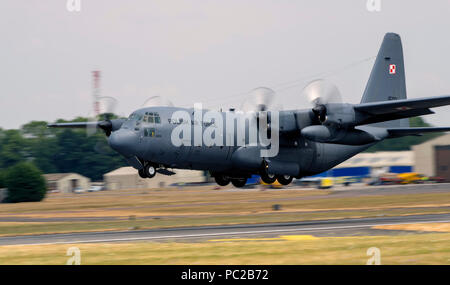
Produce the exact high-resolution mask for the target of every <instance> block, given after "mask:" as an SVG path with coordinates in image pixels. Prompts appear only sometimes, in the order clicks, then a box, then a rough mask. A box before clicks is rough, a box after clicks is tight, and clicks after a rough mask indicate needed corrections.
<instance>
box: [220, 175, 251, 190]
mask: <svg viewBox="0 0 450 285" xmlns="http://www.w3.org/2000/svg"><path fill="white" fill-rule="evenodd" d="M214 180H216V183H217V184H218V185H219V186H227V185H228V184H230V182H231V184H233V186H234V187H236V188H241V187H244V186H245V184H246V183H247V178H230V177H228V176H225V175H222V174H216V175H215V176H214Z"/></svg>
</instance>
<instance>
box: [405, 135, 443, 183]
mask: <svg viewBox="0 0 450 285" xmlns="http://www.w3.org/2000/svg"><path fill="white" fill-rule="evenodd" d="M412 149H413V152H414V160H415V166H414V171H416V172H418V173H422V174H425V175H427V176H438V177H442V178H444V179H445V180H446V181H450V134H447V135H443V136H440V137H437V138H435V139H432V140H429V141H426V142H424V143H422V144H419V145H415V146H413V147H412Z"/></svg>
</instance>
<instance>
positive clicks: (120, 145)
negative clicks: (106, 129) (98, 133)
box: [108, 129, 138, 157]
mask: <svg viewBox="0 0 450 285" xmlns="http://www.w3.org/2000/svg"><path fill="white" fill-rule="evenodd" d="M108 143H109V145H110V146H111V148H112V149H114V150H115V151H117V152H118V153H120V154H122V155H124V156H125V157H130V156H132V155H133V154H134V153H133V151H134V148H135V146H136V144H137V143H138V136H137V135H136V134H135V133H134V132H132V131H130V130H124V129H120V130H118V131H115V132H112V133H111V135H110V136H109V138H108Z"/></svg>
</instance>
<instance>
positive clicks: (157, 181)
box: [103, 167, 206, 190]
mask: <svg viewBox="0 0 450 285" xmlns="http://www.w3.org/2000/svg"><path fill="white" fill-rule="evenodd" d="M174 172H176V175H172V176H167V175H162V174H157V175H156V176H155V177H153V178H151V179H148V178H141V177H140V176H139V174H138V172H137V170H136V169H134V168H133V167H121V168H118V169H116V170H113V171H111V172H108V173H106V174H105V175H103V180H104V182H105V187H106V189H108V190H118V189H136V188H160V187H165V186H169V185H171V184H185V183H201V182H205V181H206V178H205V175H204V174H203V172H202V171H196V170H184V169H176V170H174Z"/></svg>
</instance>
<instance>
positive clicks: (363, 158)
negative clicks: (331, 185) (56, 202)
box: [319, 151, 414, 177]
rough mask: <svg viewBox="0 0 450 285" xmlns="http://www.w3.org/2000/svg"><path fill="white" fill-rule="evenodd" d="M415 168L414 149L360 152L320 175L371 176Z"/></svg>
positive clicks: (408, 170) (409, 170)
mask: <svg viewBox="0 0 450 285" xmlns="http://www.w3.org/2000/svg"><path fill="white" fill-rule="evenodd" d="M413 168H414V154H413V152H412V151H382V152H374V153H368V152H367V153H359V154H357V155H355V156H354V157H352V158H350V159H348V160H346V161H344V162H343V163H341V164H339V165H337V166H336V167H334V168H332V169H330V170H328V171H326V172H324V173H322V174H320V175H319V176H328V177H342V176H352V177H371V176H378V175H380V174H382V173H388V172H389V173H403V172H411V171H413Z"/></svg>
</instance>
